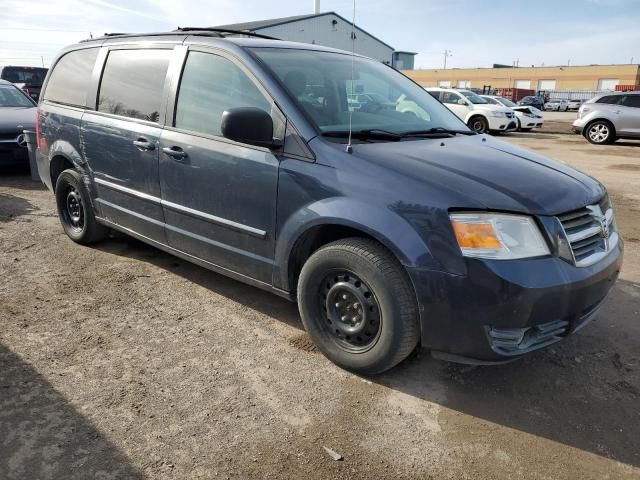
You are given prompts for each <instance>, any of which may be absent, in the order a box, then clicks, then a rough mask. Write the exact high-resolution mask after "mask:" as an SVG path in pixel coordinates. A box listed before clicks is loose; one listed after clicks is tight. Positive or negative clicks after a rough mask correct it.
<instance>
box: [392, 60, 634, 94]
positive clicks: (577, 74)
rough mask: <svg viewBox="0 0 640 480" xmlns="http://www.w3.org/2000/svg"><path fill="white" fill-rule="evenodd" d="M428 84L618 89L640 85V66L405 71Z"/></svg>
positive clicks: (414, 78)
mask: <svg viewBox="0 0 640 480" xmlns="http://www.w3.org/2000/svg"><path fill="white" fill-rule="evenodd" d="M403 73H404V74H405V75H407V76H409V77H411V78H412V79H413V80H415V81H416V82H418V83H419V84H420V85H423V86H425V87H445V88H448V87H460V88H483V87H484V86H485V85H487V86H491V87H492V88H525V89H530V90H572V91H575V90H614V89H615V87H616V85H640V65H638V64H627V65H580V66H563V67H517V68H509V67H506V68H505V67H502V68H450V69H446V70H444V69H430V70H404V71H403Z"/></svg>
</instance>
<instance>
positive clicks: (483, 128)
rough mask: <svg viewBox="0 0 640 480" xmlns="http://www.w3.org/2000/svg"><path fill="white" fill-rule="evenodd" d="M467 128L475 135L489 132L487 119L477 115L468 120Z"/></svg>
mask: <svg viewBox="0 0 640 480" xmlns="http://www.w3.org/2000/svg"><path fill="white" fill-rule="evenodd" d="M468 126H469V128H470V129H471V130H473V131H474V132H476V133H487V132H488V131H489V123H488V122H487V119H486V118H484V117H481V116H478V115H476V116H475V117H471V118H470V119H469V123H468Z"/></svg>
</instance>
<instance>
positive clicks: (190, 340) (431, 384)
mask: <svg viewBox="0 0 640 480" xmlns="http://www.w3.org/2000/svg"><path fill="white" fill-rule="evenodd" d="M505 139H506V140H507V141H509V142H514V143H518V144H521V145H524V146H526V147H529V148H532V149H535V150H537V151H540V152H541V153H543V154H546V155H548V156H551V157H553V158H557V159H560V160H563V161H566V162H568V163H570V164H572V165H574V166H576V167H578V168H580V169H582V170H584V171H586V172H588V173H590V174H593V175H595V176H597V177H598V178H600V179H601V180H602V181H603V183H605V184H606V185H607V186H608V188H609V189H610V192H611V195H612V198H613V202H614V204H615V206H616V208H617V219H618V224H619V228H620V230H621V231H622V235H623V237H624V238H625V240H626V256H625V265H624V269H623V271H622V274H621V278H620V281H619V282H618V284H617V285H616V287H615V288H614V290H613V292H612V295H611V297H610V299H609V300H608V302H607V303H606V305H605V307H604V309H603V311H602V313H601V315H600V317H599V318H598V320H596V321H595V322H594V323H593V324H591V325H590V326H588V327H587V328H585V329H584V330H582V331H581V332H580V333H579V334H577V335H575V336H573V337H571V338H569V339H567V340H566V341H565V342H563V343H561V344H558V345H556V346H554V347H553V348H551V349H548V350H546V351H544V352H540V353H537V354H534V355H532V356H530V357H528V358H526V359H524V360H522V361H519V362H516V363H512V364H509V365H503V366H497V367H476V368H473V367H465V366H458V365H453V364H447V363H444V362H439V361H436V360H433V359H432V358H430V357H429V355H427V354H425V353H421V354H419V355H415V356H413V357H412V358H410V359H409V360H408V361H406V362H405V363H403V364H402V365H401V366H399V367H397V368H396V369H394V370H392V371H391V372H389V373H387V374H385V375H382V376H379V377H375V378H361V377H358V376H355V375H352V374H350V373H347V372H345V371H342V370H340V369H338V368H336V367H335V366H333V365H332V364H331V363H329V362H328V361H327V360H325V359H324V358H323V357H322V356H321V355H320V354H319V353H318V352H316V351H315V350H314V348H313V347H312V346H311V345H310V343H309V341H308V338H307V337H306V335H305V333H304V331H303V330H302V327H301V324H300V321H299V318H298V314H297V311H296V307H295V305H293V304H290V303H288V302H286V301H284V300H282V299H279V298H277V297H275V296H272V295H270V294H268V293H264V292H262V291H259V290H256V289H254V288H251V287H248V286H245V285H243V284H240V283H237V282H235V281H233V280H229V279H227V278H225V277H222V276H220V275H217V274H214V273H211V272H209V271H206V270H204V269H202V268H199V267H196V266H193V265H190V264H188V263H185V262H183V261H181V260H178V259H176V258H173V257H171V256H169V255H165V254H164V253H161V252H159V251H157V250H155V249H153V248H151V247H147V246H145V245H144V244H141V243H139V242H137V241H134V240H131V239H127V238H122V237H120V238H115V239H112V240H110V241H107V242H104V243H102V244H100V245H97V246H95V247H93V248H86V247H80V246H78V245H75V244H73V243H72V242H71V241H70V240H69V239H68V238H67V237H66V236H65V235H64V234H63V232H62V229H61V227H60V225H59V223H58V220H57V218H56V215H55V212H54V202H53V198H52V195H51V194H50V193H49V192H48V191H46V190H43V189H42V188H41V187H40V186H38V185H36V184H33V183H31V182H30V181H29V180H28V178H27V177H26V176H18V175H12V176H6V175H5V176H3V177H0V245H1V247H2V249H1V253H0V327H1V330H0V479H21V480H22V479H29V480H31V479H93V478H96V479H130V478H132V479H136V478H150V479H155V478H158V479H159V478H162V479H165V478H166V479H180V480H182V479H191V478H323V479H325V478H393V479H398V478H420V479H426V478H438V479H439V478H450V479H456V480H458V479H474V480H476V479H497V478H510V479H517V478H536V479H563V478H575V479H598V480H601V479H623V478H637V479H640V428H639V426H640V408H639V406H640V220H639V214H640V190H639V189H638V185H640V143H636V144H633V143H632V142H626V143H625V142H621V143H620V144H616V145H613V146H607V147H595V146H592V145H589V144H587V143H586V142H585V141H584V139H581V138H580V137H578V136H569V135H558V136H555V135H550V134H544V133H540V134H537V135H519V136H518V135H516V134H514V135H511V136H509V137H505ZM323 446H326V447H329V448H331V449H333V450H335V451H337V452H339V453H340V454H342V455H343V456H344V460H343V461H334V460H332V459H331V458H330V457H329V456H328V455H327V454H326V452H325V451H324V450H323V449H322V447H323Z"/></svg>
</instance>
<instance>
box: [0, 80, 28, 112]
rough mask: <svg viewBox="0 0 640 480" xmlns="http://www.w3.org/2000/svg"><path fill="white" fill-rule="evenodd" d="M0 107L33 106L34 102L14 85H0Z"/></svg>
mask: <svg viewBox="0 0 640 480" xmlns="http://www.w3.org/2000/svg"><path fill="white" fill-rule="evenodd" d="M1 107H35V104H34V103H33V101H32V100H31V99H30V98H29V97H27V96H26V95H25V94H23V93H22V92H21V91H20V90H18V89H17V88H16V87H13V86H11V85H0V108H1Z"/></svg>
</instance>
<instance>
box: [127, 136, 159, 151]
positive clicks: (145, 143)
mask: <svg viewBox="0 0 640 480" xmlns="http://www.w3.org/2000/svg"><path fill="white" fill-rule="evenodd" d="M133 144H134V145H135V146H136V147H137V148H139V149H140V150H155V148H156V145H155V144H154V143H151V142H150V141H149V140H147V139H146V138H143V137H140V138H138V139H137V140H134V141H133Z"/></svg>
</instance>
